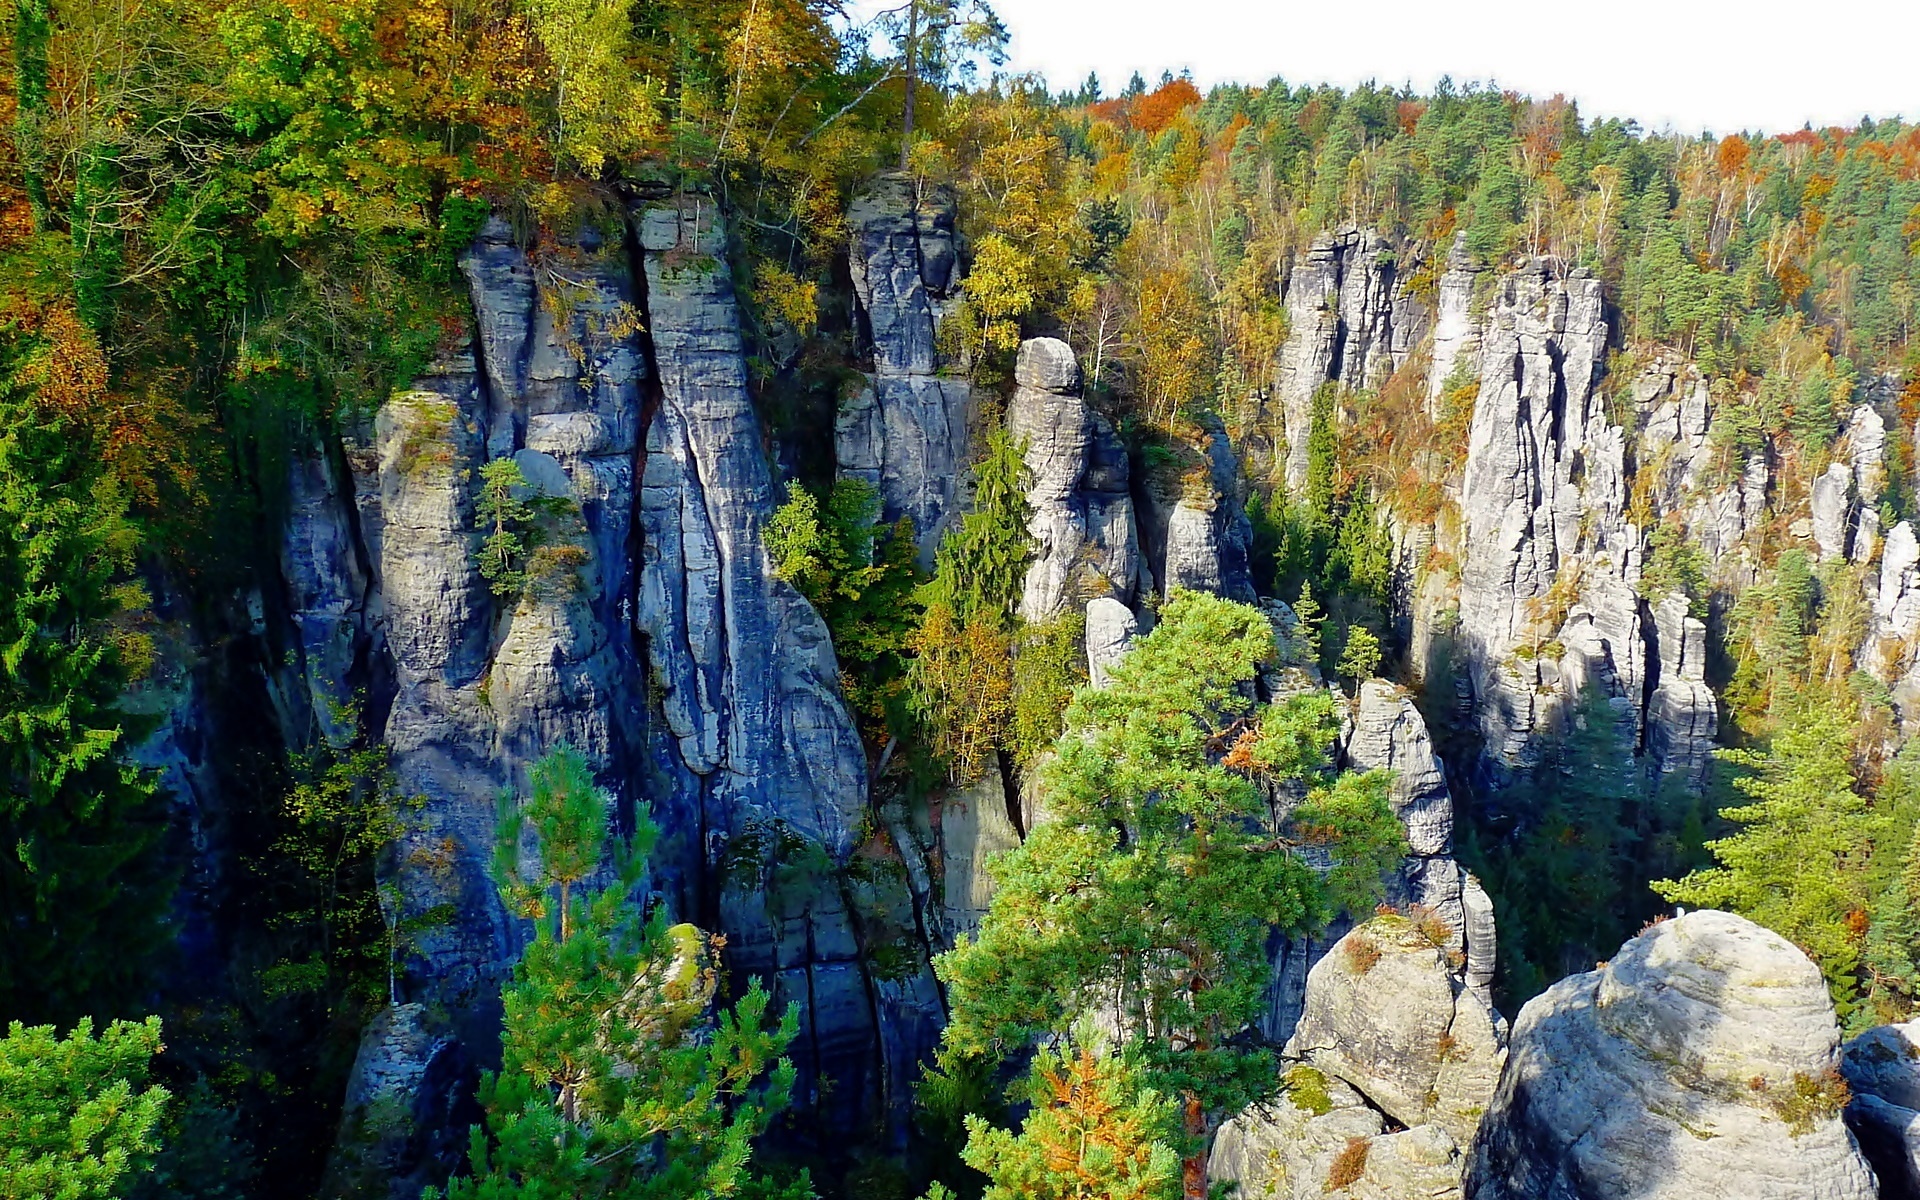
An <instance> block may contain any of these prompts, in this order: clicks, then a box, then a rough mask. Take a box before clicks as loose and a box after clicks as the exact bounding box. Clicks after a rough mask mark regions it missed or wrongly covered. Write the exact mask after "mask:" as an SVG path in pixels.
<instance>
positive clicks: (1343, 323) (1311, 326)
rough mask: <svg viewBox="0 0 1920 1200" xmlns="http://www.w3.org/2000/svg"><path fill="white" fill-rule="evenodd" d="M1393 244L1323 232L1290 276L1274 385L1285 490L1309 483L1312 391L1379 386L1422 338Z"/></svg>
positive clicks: (1350, 232)
mask: <svg viewBox="0 0 1920 1200" xmlns="http://www.w3.org/2000/svg"><path fill="white" fill-rule="evenodd" d="M1396 253H1397V252H1396V250H1395V249H1394V247H1393V246H1392V245H1391V244H1390V243H1389V242H1388V241H1387V240H1386V239H1385V238H1383V237H1381V236H1380V235H1379V234H1377V233H1375V232H1373V231H1372V230H1368V229H1355V228H1344V229H1340V230H1338V231H1335V232H1332V233H1323V234H1321V235H1320V236H1319V237H1317V238H1315V239H1314V240H1313V243H1312V245H1310V246H1309V247H1308V248H1307V249H1306V250H1304V251H1302V252H1301V254H1300V256H1299V258H1298V259H1297V260H1296V261H1295V262H1294V264H1293V269H1292V272H1291V273H1290V274H1289V275H1288V278H1287V288H1286V302H1287V329H1288V331H1289V332H1288V335H1287V342H1286V345H1285V346H1284V347H1282V348H1281V351H1280V360H1279V364H1278V367H1277V370H1276V372H1275V378H1274V388H1275V392H1276V395H1277V398H1278V400H1279V402H1280V406H1281V413H1282V418H1283V420H1284V422H1285V428H1286V441H1287V451H1286V481H1287V487H1288V488H1290V489H1293V490H1294V491H1298V490H1299V489H1300V488H1301V487H1302V486H1303V485H1304V484H1305V483H1306V480H1307V437H1308V435H1309V434H1310V433H1311V432H1312V430H1313V394H1314V392H1316V391H1317V390H1319V388H1320V386H1321V385H1322V384H1324V383H1329V382H1337V383H1342V384H1345V385H1346V386H1347V387H1350V388H1364V387H1373V386H1376V385H1378V384H1379V383H1380V382H1381V381H1382V380H1384V379H1385V377H1386V376H1387V375H1389V374H1391V373H1392V372H1393V371H1394V370H1395V369H1397V368H1398V367H1399V366H1401V364H1403V363H1404V362H1405V361H1406V359H1407V356H1408V355H1409V354H1410V353H1411V352H1412V350H1413V347H1414V346H1415V345H1416V344H1417V343H1418V342H1419V341H1420V339H1421V337H1422V335H1423V334H1424V333H1425V310H1424V308H1423V307H1422V306H1420V305H1419V304H1418V303H1417V302H1415V301H1414V299H1413V297H1412V296H1411V295H1410V294H1409V293H1408V291H1407V289H1406V287H1405V286H1404V284H1403V283H1402V282H1401V278H1400V271H1399V269H1398V268H1399V263H1398V260H1397V257H1396Z"/></svg>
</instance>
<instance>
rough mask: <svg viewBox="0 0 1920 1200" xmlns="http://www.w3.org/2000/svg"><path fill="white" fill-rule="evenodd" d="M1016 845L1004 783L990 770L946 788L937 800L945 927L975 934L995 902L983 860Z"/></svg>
mask: <svg viewBox="0 0 1920 1200" xmlns="http://www.w3.org/2000/svg"><path fill="white" fill-rule="evenodd" d="M1019 844H1020V830H1019V829H1018V828H1016V827H1015V825H1014V823H1013V818H1012V816H1011V815H1010V813H1009V812H1008V808H1007V790H1006V783H1005V781H1004V780H1003V779H1002V778H1001V776H1000V772H999V771H997V770H989V771H987V772H986V773H985V774H983V775H982V776H981V777H980V778H979V779H976V780H974V781H973V782H972V783H971V784H967V785H965V786H961V787H955V788H953V789H951V790H949V791H948V792H947V795H946V798H945V799H944V800H943V801H942V802H941V804H940V875H941V888H942V894H941V904H942V907H943V909H944V911H945V916H946V920H947V928H948V929H950V930H952V931H953V932H954V933H956V934H957V933H976V932H978V931H979V929H980V921H981V919H982V918H984V917H985V916H986V915H987V906H988V905H989V904H991V903H992V901H993V880H992V879H991V878H989V877H988V875H987V858H988V857H989V856H990V855H994V854H1000V853H1004V852H1005V851H1008V850H1011V849H1013V848H1014V847H1015V846H1018V845H1019Z"/></svg>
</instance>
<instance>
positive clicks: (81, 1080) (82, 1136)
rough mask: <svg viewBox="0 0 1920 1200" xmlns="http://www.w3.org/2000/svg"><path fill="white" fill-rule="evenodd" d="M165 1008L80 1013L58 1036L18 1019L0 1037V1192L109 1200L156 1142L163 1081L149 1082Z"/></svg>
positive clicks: (11, 1198)
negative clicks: (100, 1028) (120, 1014)
mask: <svg viewBox="0 0 1920 1200" xmlns="http://www.w3.org/2000/svg"><path fill="white" fill-rule="evenodd" d="M159 1051H160V1018H158V1017H148V1018H147V1019H146V1020H145V1021H143V1022H137V1023H136V1022H132V1021H115V1022H114V1023H113V1024H111V1025H109V1026H108V1027H107V1028H106V1030H105V1031H104V1032H103V1033H101V1034H100V1035H99V1036H98V1037H95V1036H94V1033H93V1022H92V1021H90V1020H87V1019H85V1018H82V1019H81V1021H80V1022H79V1024H78V1025H76V1026H75V1027H74V1030H73V1033H72V1034H71V1035H69V1036H68V1037H65V1038H62V1037H59V1036H58V1035H56V1034H55V1032H54V1029H53V1026H51V1025H36V1026H33V1027H31V1028H29V1027H27V1026H24V1025H22V1024H21V1023H20V1022H18V1021H15V1022H13V1024H12V1025H10V1026H9V1027H8V1029H7V1036H6V1037H4V1038H0V1200H30V1198H33V1197H57V1198H58V1200H113V1197H116V1196H120V1195H123V1194H124V1189H125V1187H126V1186H127V1185H128V1184H130V1183H131V1182H133V1179H134V1177H136V1176H138V1175H139V1174H141V1173H142V1172H144V1171H146V1170H148V1169H150V1168H151V1167H152V1165H153V1158H154V1155H155V1154H157V1153H158V1152H159V1149H160V1139H159V1133H158V1130H159V1126H160V1118H161V1116H162V1115H163V1114H164V1112H165V1110H166V1104H167V1090H166V1089H165V1088H162V1087H158V1086H148V1085H147V1070H148V1067H149V1065H150V1064H151V1063H152V1061H153V1056H154V1055H155V1054H157V1053H159Z"/></svg>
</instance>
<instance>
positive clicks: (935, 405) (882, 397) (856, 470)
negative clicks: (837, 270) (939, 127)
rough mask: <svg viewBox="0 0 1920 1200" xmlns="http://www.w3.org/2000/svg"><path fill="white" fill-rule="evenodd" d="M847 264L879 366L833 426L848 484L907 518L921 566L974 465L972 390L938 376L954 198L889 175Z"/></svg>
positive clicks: (871, 199)
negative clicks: (970, 456)
mask: <svg viewBox="0 0 1920 1200" xmlns="http://www.w3.org/2000/svg"><path fill="white" fill-rule="evenodd" d="M847 223H848V225H849V226H850V227H851V228H852V230H853V238H852V245H851V247H850V249H849V252H848V256H847V265H848V268H849V269H850V271H851V273H852V276H853V291H854V298H855V301H856V302H857V311H858V316H859V319H860V324H861V330H860V331H861V333H862V335H863V340H864V342H865V344H866V347H867V349H868V350H869V351H870V352H871V354H872V358H873V374H872V375H871V376H869V377H868V381H867V384H866V386H865V387H863V388H860V389H858V390H856V391H855V392H854V393H853V394H851V395H850V396H847V397H845V398H843V402H842V404H841V408H840V414H839V417H838V420H837V422H836V425H835V429H834V441H835V450H836V455H835V456H836V458H837V459H838V461H839V467H840V472H841V474H842V475H845V476H849V477H853V478H859V479H864V480H866V481H867V482H869V483H871V484H873V485H874V486H875V487H876V488H877V489H878V490H879V492H880V498H881V502H882V514H881V515H882V517H883V519H884V520H886V521H889V522H891V521H896V520H898V519H899V518H901V517H903V516H904V517H910V518H912V520H913V526H914V529H915V530H916V531H917V533H918V535H919V539H920V552H921V553H920V557H921V565H922V566H923V567H924V566H930V565H931V564H932V562H933V551H934V549H935V547H937V546H938V545H939V542H940V537H941V534H942V533H943V532H944V531H945V528H946V522H947V518H948V517H949V516H950V515H951V514H952V512H953V510H954V505H955V502H956V500H957V498H958V488H959V486H960V481H961V478H962V475H963V473H964V472H963V468H964V467H965V465H966V459H967V446H968V441H967V439H968V423H969V421H970V420H971V418H972V415H973V413H972V407H973V389H972V387H971V386H970V385H969V384H968V383H967V381H966V379H965V378H964V377H959V376H947V375H943V374H941V373H940V367H941V363H940V358H939V355H938V353H937V352H936V350H935V336H936V333H937V331H938V327H939V323H940V319H941V317H942V315H943V311H944V309H945V308H946V307H947V306H948V305H949V304H951V303H952V301H953V300H954V299H955V298H956V297H957V295H958V291H959V282H960V264H959V256H958V253H957V251H956V248H955V244H954V228H953V223H954V206H953V197H952V195H951V194H948V193H945V192H941V191H936V190H931V189H930V188H929V189H923V188H922V187H920V186H919V185H917V184H916V183H915V182H914V181H913V180H912V179H910V178H909V177H907V176H904V175H893V174H889V175H882V176H880V177H879V178H878V179H876V180H875V181H874V183H873V185H872V187H870V188H869V189H868V190H867V191H866V192H865V193H864V194H862V195H860V196H859V197H856V198H855V200H854V202H853V204H852V206H851V207H849V209H848V210H847Z"/></svg>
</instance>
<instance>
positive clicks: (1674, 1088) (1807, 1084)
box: [1466, 912, 1876, 1200]
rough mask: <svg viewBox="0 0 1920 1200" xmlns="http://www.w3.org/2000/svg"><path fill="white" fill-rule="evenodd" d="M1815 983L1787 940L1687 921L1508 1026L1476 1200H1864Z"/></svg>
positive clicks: (1721, 923) (1831, 1033)
mask: <svg viewBox="0 0 1920 1200" xmlns="http://www.w3.org/2000/svg"><path fill="white" fill-rule="evenodd" d="M1839 1040H1840V1039H1839V1030H1838V1028H1837V1026H1836V1025H1835V1023H1834V1016H1833V1004H1832V1001H1831V1000H1830V999H1829V998H1828V995H1827V988H1826V983H1825V981H1824V980H1823V979H1822V978H1821V976H1820V972H1819V970H1818V969H1817V968H1815V967H1814V965H1813V964H1812V963H1811V962H1809V961H1807V958H1806V956H1805V955H1803V954H1801V953H1800V952H1799V951H1798V950H1796V949H1795V948H1794V947H1793V946H1792V945H1790V944H1789V943H1787V942H1786V940H1785V939H1783V938H1781V937H1779V936H1778V935H1776V934H1773V933H1770V932H1768V931H1767V930H1764V929H1762V928H1760V927H1759V926H1757V925H1754V924H1753V923H1752V922H1750V921H1746V920H1744V919H1742V918H1740V917H1735V916H1732V915H1730V914H1727V913H1720V912H1695V913H1689V914H1687V915H1685V916H1683V917H1678V918H1675V919H1673V920H1670V921H1666V922H1663V923H1662V924H1659V925H1656V926H1654V927H1653V928H1652V929H1649V930H1648V931H1646V932H1645V933H1642V934H1641V935H1640V936H1639V937H1636V938H1634V939H1633V940H1632V941H1630V942H1628V943H1627V944H1626V945H1625V946H1623V947H1622V948H1621V950H1620V953H1619V954H1618V955H1616V956H1615V957H1614V959H1613V961H1612V962H1611V963H1609V964H1607V965H1606V966H1605V967H1603V968H1602V969H1600V970H1597V971H1591V972H1588V973H1586V974H1583V975H1574V976H1571V977H1569V978H1567V979H1563V980H1561V981H1560V982H1559V983H1557V984H1555V985H1554V986H1553V987H1551V988H1549V989H1548V990H1547V991H1546V992H1544V993H1542V994H1541V995H1539V996H1536V997H1535V998H1534V999H1533V1000H1531V1001H1529V1002H1528V1003H1527V1005H1526V1007H1525V1008H1524V1009H1522V1010H1521V1013H1520V1017H1519V1019H1518V1020H1517V1021H1516V1022H1515V1023H1514V1027H1513V1036H1512V1041H1511V1044H1510V1049H1509V1059H1508V1063H1507V1068H1506V1071H1505V1073H1504V1074H1503V1075H1502V1077H1501V1080H1500V1088H1499V1092H1498V1093H1497V1095H1496V1096H1495V1098H1494V1101H1493V1105H1492V1107H1491V1108H1490V1109H1489V1110H1488V1112H1487V1115H1486V1119H1485V1121H1484V1122H1483V1123H1482V1125H1481V1127H1480V1133H1479V1136H1478V1137H1477V1139H1476V1140H1475V1142H1474V1144H1473V1147H1472V1150H1471V1152H1470V1155H1469V1165H1468V1174H1467V1188H1466V1191H1467V1195H1468V1196H1469V1197H1471V1198H1472V1200H1610V1198H1613V1197H1636V1198H1638V1197H1646V1198H1667V1197H1671V1198H1673V1200H1681V1198H1686V1200H1700V1198H1708V1200H1719V1198H1722V1197H1724V1198H1725V1200H1735V1198H1736V1197H1738V1198H1741V1200H1787V1198H1788V1197H1793V1198H1795V1200H1870V1198H1871V1197H1873V1196H1874V1195H1876V1191H1875V1185H1874V1176H1873V1172H1872V1171H1871V1170H1870V1169H1869V1168H1868V1166H1867V1163H1866V1162H1865V1160H1864V1159H1863V1158H1862V1157H1861V1155H1860V1152H1859V1150H1858V1148H1857V1147H1856V1146H1855V1144H1854V1141H1853V1138H1852V1136H1851V1135H1850V1134H1849V1133H1848V1131H1847V1128H1846V1125H1845V1123H1844V1122H1842V1120H1841V1119H1840V1102H1839V1101H1840V1099H1841V1098H1842V1091H1841V1089H1840V1088H1839V1086H1838V1078H1839V1077H1838V1075H1837V1074H1836V1073H1835V1070H1834V1068H1835V1067H1836V1065H1837V1059H1838V1053H1837V1052H1838V1050H1839Z"/></svg>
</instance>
